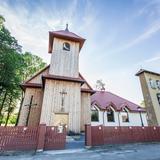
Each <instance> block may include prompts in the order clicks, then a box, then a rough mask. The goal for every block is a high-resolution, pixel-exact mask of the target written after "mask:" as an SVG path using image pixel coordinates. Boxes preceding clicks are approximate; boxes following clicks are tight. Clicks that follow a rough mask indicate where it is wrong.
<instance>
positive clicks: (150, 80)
mask: <svg viewBox="0 0 160 160" xmlns="http://www.w3.org/2000/svg"><path fill="white" fill-rule="evenodd" d="M149 84H150V87H151V88H152V89H156V88H157V86H156V82H155V81H154V80H152V79H151V78H150V79H149Z"/></svg>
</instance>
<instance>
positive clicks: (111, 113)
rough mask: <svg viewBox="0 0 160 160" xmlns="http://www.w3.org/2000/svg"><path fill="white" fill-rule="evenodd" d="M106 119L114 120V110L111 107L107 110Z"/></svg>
mask: <svg viewBox="0 0 160 160" xmlns="http://www.w3.org/2000/svg"><path fill="white" fill-rule="evenodd" d="M107 121H108V122H114V111H113V110H112V109H111V108H110V109H109V110H108V111H107Z"/></svg>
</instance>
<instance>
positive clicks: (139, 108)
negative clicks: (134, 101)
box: [138, 107, 144, 127]
mask: <svg viewBox="0 0 160 160" xmlns="http://www.w3.org/2000/svg"><path fill="white" fill-rule="evenodd" d="M141 111H142V110H141V107H138V112H139V115H140V119H141V124H142V127H143V126H144V124H143V119H142V114H141Z"/></svg>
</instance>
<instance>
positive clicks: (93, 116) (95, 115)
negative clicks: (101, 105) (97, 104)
mask: <svg viewBox="0 0 160 160" xmlns="http://www.w3.org/2000/svg"><path fill="white" fill-rule="evenodd" d="M91 121H92V122H98V121H99V116H98V111H97V110H92V114H91Z"/></svg>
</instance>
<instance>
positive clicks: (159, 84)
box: [156, 80, 160, 89]
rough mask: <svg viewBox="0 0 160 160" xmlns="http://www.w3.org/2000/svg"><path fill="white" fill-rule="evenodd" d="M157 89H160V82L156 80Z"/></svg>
mask: <svg viewBox="0 0 160 160" xmlns="http://www.w3.org/2000/svg"><path fill="white" fill-rule="evenodd" d="M156 84H157V88H158V89H160V81H159V80H156Z"/></svg>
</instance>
